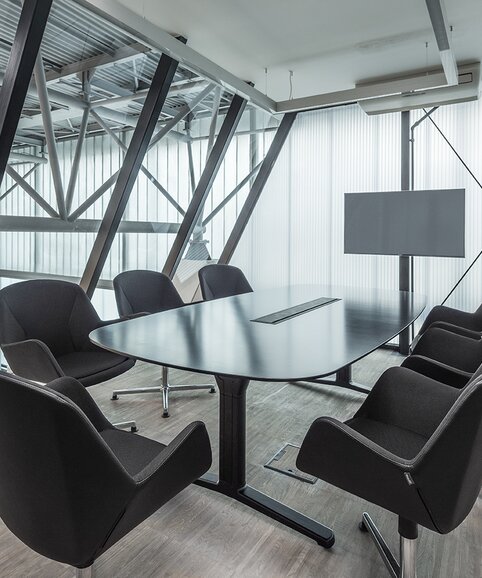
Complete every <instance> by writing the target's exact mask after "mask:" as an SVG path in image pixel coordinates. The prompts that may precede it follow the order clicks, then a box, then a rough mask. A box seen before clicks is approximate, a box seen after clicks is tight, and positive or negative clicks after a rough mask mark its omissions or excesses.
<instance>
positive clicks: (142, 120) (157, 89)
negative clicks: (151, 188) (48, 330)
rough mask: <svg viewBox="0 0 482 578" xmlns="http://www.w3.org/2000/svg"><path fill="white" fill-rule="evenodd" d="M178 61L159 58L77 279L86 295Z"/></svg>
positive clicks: (104, 255) (92, 287)
mask: <svg viewBox="0 0 482 578" xmlns="http://www.w3.org/2000/svg"><path fill="white" fill-rule="evenodd" d="M177 65H178V63H177V61H175V60H173V59H172V58H171V57H170V56H166V55H165V54H163V55H162V56H161V58H160V60H159V64H158V66H157V69H156V72H155V74H154V77H153V79H152V83H151V87H150V89H149V93H148V95H147V97H146V102H145V104H144V107H143V109H142V112H141V114H140V116H139V120H138V122H137V126H136V128H135V130H134V134H133V136H132V140H131V142H130V145H129V149H128V151H127V154H126V156H125V159H124V163H123V165H122V168H121V170H120V173H119V177H118V179H117V182H116V185H115V187H114V191H113V193H112V196H111V198H110V201H109V204H108V206H107V210H106V212H105V215H104V218H103V220H102V224H101V226H100V229H99V233H98V235H97V237H96V239H95V242H94V246H93V248H92V251H91V254H90V256H89V259H88V261H87V265H86V268H85V271H84V274H83V276H82V280H81V282H80V285H81V287H82V288H83V289H84V290H85V292H86V293H87V295H88V296H89V297H92V295H93V293H94V290H95V286H96V285H97V281H98V280H99V278H100V274H101V272H102V269H103V268H104V264H105V261H106V259H107V256H108V254H109V251H110V248H111V246H112V242H113V241H114V237H115V234H116V232H117V229H118V227H119V223H120V221H121V219H122V215H123V214H124V211H125V208H126V205H127V202H128V201H129V197H130V194H131V191H132V187H133V186H134V183H135V181H136V179H137V176H138V174H139V170H140V167H141V164H142V160H143V158H144V156H145V154H146V152H147V147H148V146H149V141H150V140H151V137H152V135H153V132H154V129H155V127H156V123H157V121H158V118H159V115H160V114H161V111H162V107H163V105H164V102H165V100H166V97H167V94H168V91H169V87H170V85H171V82H172V79H173V78H174V75H175V73H176V69H177Z"/></svg>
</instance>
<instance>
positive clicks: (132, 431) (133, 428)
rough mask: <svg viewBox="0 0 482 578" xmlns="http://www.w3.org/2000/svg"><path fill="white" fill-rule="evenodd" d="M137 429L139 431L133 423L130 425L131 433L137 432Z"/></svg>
mask: <svg viewBox="0 0 482 578" xmlns="http://www.w3.org/2000/svg"><path fill="white" fill-rule="evenodd" d="M138 431H139V428H138V427H137V426H135V425H133V426H132V427H131V433H137V432H138Z"/></svg>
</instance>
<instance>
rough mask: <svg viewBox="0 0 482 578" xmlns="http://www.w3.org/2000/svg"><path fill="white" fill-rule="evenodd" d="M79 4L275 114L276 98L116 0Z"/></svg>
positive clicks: (96, 0)
mask: <svg viewBox="0 0 482 578" xmlns="http://www.w3.org/2000/svg"><path fill="white" fill-rule="evenodd" d="M77 2H78V3H79V4H81V5H82V6H85V7H86V8H87V9H89V10H91V11H92V12H94V13H95V14H98V15H99V16H101V17H102V18H105V19H106V20H108V21H109V22H111V23H112V24H114V25H116V26H117V27H118V28H119V29H120V30H123V31H124V32H127V33H128V34H130V35H132V36H133V37H134V38H136V40H137V41H139V42H141V43H142V44H145V45H146V46H150V47H151V48H152V49H153V50H156V51H160V52H162V53H164V54H167V55H169V56H171V57H172V58H175V59H176V60H177V61H179V63H180V64H181V65H182V66H183V67H185V68H187V69H188V70H191V71H192V72H194V73H196V74H199V75H200V76H202V77H203V78H206V79H208V80H211V81H213V82H215V83H216V84H219V85H221V86H223V87H225V88H226V89H228V90H229V91H230V92H234V93H235V94H238V95H239V96H241V97H243V98H244V99H246V100H248V101H250V102H252V103H253V104H254V105H255V106H257V107H259V108H261V109H263V110H266V111H268V112H271V113H274V112H276V103H275V101H274V100H273V99H271V98H269V97H268V96H267V95H265V94H263V93H262V92H260V91H259V90H257V89H256V88H254V86H252V85H251V84H249V83H247V82H245V81H244V80H241V79H240V78H238V77H237V76H235V75H234V74H232V73H231V72H228V71H227V70H226V69H224V68H222V67H221V66H218V65H217V64H215V63H214V62H213V61H212V60H209V59H208V58H206V57H205V56H202V55H201V54H199V53H198V52H196V51H195V50H193V49H192V48H190V47H189V46H187V45H185V44H183V43H182V42H181V41H180V40H178V39H177V38H175V37H174V36H172V35H171V34H169V33H168V32H166V31H165V30H163V29H162V28H159V27H158V26H156V25H155V24H153V23H152V22H150V21H149V20H148V19H146V18H143V17H142V16H141V15H140V14H136V13H135V12H133V11H132V10H130V9H129V8H127V6H124V5H122V4H120V2H118V1H116V0H77Z"/></svg>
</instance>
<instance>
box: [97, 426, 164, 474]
mask: <svg viewBox="0 0 482 578" xmlns="http://www.w3.org/2000/svg"><path fill="white" fill-rule="evenodd" d="M100 435H101V436H102V438H103V440H104V441H105V443H106V444H107V445H108V446H109V447H110V449H111V450H112V451H113V453H114V454H115V455H116V457H117V459H118V460H119V461H120V462H121V464H122V465H123V466H124V468H125V469H126V470H127V472H128V473H129V474H130V475H131V476H134V475H135V474H137V473H139V472H140V471H141V470H142V469H143V468H144V467H145V466H147V465H148V464H149V463H151V461H152V460H153V459H154V458H155V457H156V456H157V455H159V453H160V452H161V451H162V450H163V449H164V448H165V447H166V446H165V445H164V444H161V443H159V442H156V441H154V440H151V439H148V438H145V437H143V436H140V435H137V434H133V433H130V432H127V431H122V430H118V429H108V430H104V431H102V432H100Z"/></svg>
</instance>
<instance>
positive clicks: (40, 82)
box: [34, 51, 67, 219]
mask: <svg viewBox="0 0 482 578" xmlns="http://www.w3.org/2000/svg"><path fill="white" fill-rule="evenodd" d="M34 72H35V85H36V87H37V94H38V99H39V103H40V111H41V113H42V120H43V124H44V131H45V139H46V141H47V150H48V153H49V163H50V170H51V171H52V179H53V182H54V190H55V197H56V199H57V208H58V210H59V215H60V218H61V219H66V218H67V211H66V209H65V197H64V187H63V184H62V176H61V173H60V162H59V156H58V154H57V143H56V141H55V131H54V125H53V123H52V111H51V110H50V101H49V95H48V92H47V81H46V79H45V70H44V65H43V60H42V52H41V51H39V54H38V56H37V60H36V62H35V66H34Z"/></svg>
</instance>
